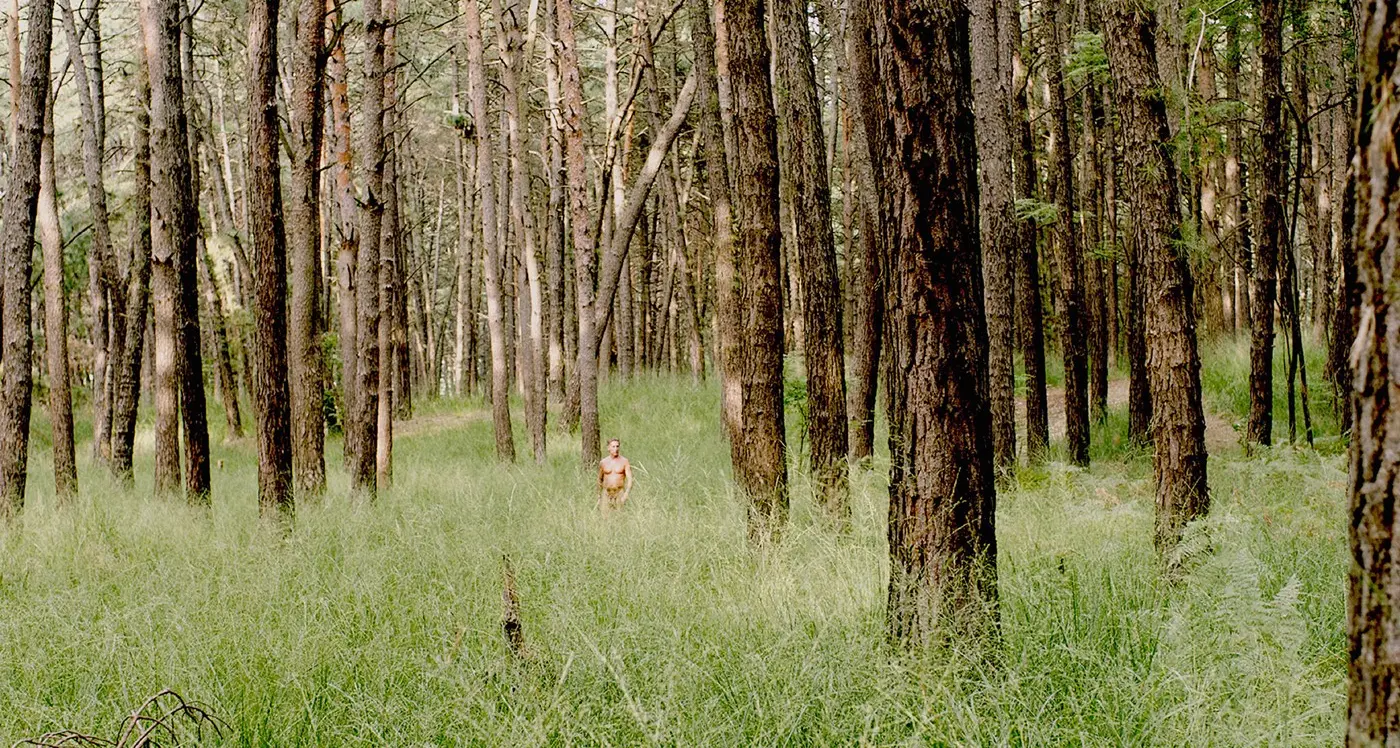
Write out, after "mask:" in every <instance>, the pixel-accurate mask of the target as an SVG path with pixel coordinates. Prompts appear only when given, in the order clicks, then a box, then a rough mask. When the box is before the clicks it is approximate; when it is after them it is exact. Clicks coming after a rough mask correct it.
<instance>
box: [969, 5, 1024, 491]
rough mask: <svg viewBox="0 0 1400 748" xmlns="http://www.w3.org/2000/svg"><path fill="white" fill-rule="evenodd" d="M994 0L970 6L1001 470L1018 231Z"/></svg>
mask: <svg viewBox="0 0 1400 748" xmlns="http://www.w3.org/2000/svg"><path fill="white" fill-rule="evenodd" d="M999 5H1000V3H998V2H996V0H977V1H976V2H973V3H971V9H972V71H973V78H972V83H973V105H974V111H975V113H976V116H977V152H978V155H979V156H980V159H981V172H980V175H979V179H980V180H981V185H980V187H981V189H980V195H981V206H980V213H981V224H982V225H981V229H980V230H981V233H982V252H983V258H984V260H985V263H984V267H983V269H984V271H985V280H986V284H985V287H986V295H987V298H986V309H987V339H988V364H987V365H988V375H989V381H990V386H991V389H990V391H989V397H990V402H989V405H990V407H991V409H992V452H993V455H994V456H995V460H996V465H997V467H998V468H999V469H1003V470H1008V469H1010V468H1012V467H1014V466H1015V464H1016V398H1015V390H1016V366H1015V362H1014V360H1013V358H1014V356H1013V354H1014V351H1015V347H1016V328H1015V324H1014V320H1015V302H1014V298H1013V296H1014V289H1015V281H1016V270H1015V268H1016V266H1015V263H1014V262H1013V260H1012V257H1013V254H1014V253H1015V248H1016V240H1017V230H1016V218H1015V213H1014V206H1015V183H1014V181H1013V179H1014V177H1013V174H1012V165H1013V161H1012V155H1011V109H1010V107H1011V94H1010V91H1009V90H1008V87H1009V86H1010V84H1011V70H1010V65H1011V59H1010V57H1009V56H1007V55H1006V54H1005V51H1006V48H1005V47H1004V45H1003V44H1002V35H1003V33H1004V32H1003V30H1002V29H1001V25H1002V23H1004V22H1005V21H1007V20H1010V21H1012V22H1014V23H1018V24H1019V23H1020V20H1019V19H1013V18H1004V16H1006V15H1007V14H1004V13H1002V12H1001V9H1000V7H999Z"/></svg>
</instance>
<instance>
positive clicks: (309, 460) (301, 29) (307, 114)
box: [287, 0, 326, 496]
mask: <svg viewBox="0 0 1400 748" xmlns="http://www.w3.org/2000/svg"><path fill="white" fill-rule="evenodd" d="M296 28H297V39H296V52H295V54H294V57H293V62H292V66H293V71H292V98H291V102H290V103H291V107H290V109H289V112H288V114H289V115H290V118H291V128H290V133H289V134H290V135H291V139H292V153H293V158H292V170H291V179H292V185H291V187H292V189H291V193H292V200H291V202H290V204H289V206H288V207H289V209H288V211H287V219H288V220H287V231H288V234H287V238H288V240H289V242H288V243H289V244H290V248H289V249H290V252H289V255H288V260H289V262H290V269H291V286H292V288H291V291H292V298H291V316H290V318H289V319H288V334H289V338H288V349H289V350H288V360H287V363H288V373H289V374H290V377H291V389H290V394H291V401H292V402H291V408H292V472H293V474H294V475H295V476H296V485H297V489H298V490H299V491H301V492H303V493H305V494H307V495H310V496H315V495H319V494H321V493H323V492H324V491H325V490H326V455H325V415H324V406H323V402H322V401H323V399H324V396H323V390H324V388H325V381H326V378H325V373H324V372H323V371H322V364H321V331H322V328H323V326H324V322H323V321H322V320H321V317H320V296H321V275H320V273H319V272H318V271H319V265H320V262H319V254H320V251H321V171H320V169H321V139H322V133H323V131H324V119H325V114H324V113H325V71H326V50H325V46H326V44H325V29H326V0H300V2H299V7H298V8H297V25H296Z"/></svg>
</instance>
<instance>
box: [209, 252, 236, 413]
mask: <svg viewBox="0 0 1400 748" xmlns="http://www.w3.org/2000/svg"><path fill="white" fill-rule="evenodd" d="M201 259H202V262H201V263H200V266H201V268H202V269H203V270H204V298H205V300H206V303H207V304H208V306H209V321H210V322H211V323H212V325H213V328H214V329H213V333H214V347H215V349H216V353H217V355H218V359H219V398H220V399H221V400H223V401H224V421H225V423H226V424H227V426H228V436H229V437H230V438H233V439H242V438H243V414H242V413H241V412H240V410H239V407H238V380H237V379H236V378H235V376H234V373H233V354H232V352H231V351H230V350H229V342H228V325H227V322H226V320H227V315H226V314H225V313H224V295H223V292H222V290H221V289H220V287H219V281H218V278H217V277H216V276H215V274H214V267H215V266H214V258H212V257H210V256H209V248H208V247H207V246H206V247H205V248H204V252H203V254H202V257H201Z"/></svg>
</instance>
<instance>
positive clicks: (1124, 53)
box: [1104, 5, 1210, 557]
mask: <svg viewBox="0 0 1400 748" xmlns="http://www.w3.org/2000/svg"><path fill="white" fill-rule="evenodd" d="M1104 14H1105V15H1104V19H1105V24H1104V32H1105V33H1104V39H1105V40H1106V42H1107V47H1108V50H1107V51H1108V57H1109V61H1110V63H1111V65H1112V68H1113V79H1114V85H1115V88H1116V90H1117V101H1118V103H1119V109H1118V113H1119V117H1120V119H1121V121H1122V130H1123V145H1124V149H1123V151H1124V154H1125V155H1126V159H1127V174H1128V186H1129V190H1128V193H1129V194H1130V195H1132V196H1133V199H1132V203H1133V205H1134V208H1135V210H1134V213H1135V214H1136V217H1135V220H1136V221H1137V223H1138V226H1139V231H1138V233H1139V234H1140V235H1141V236H1142V239H1143V246H1142V249H1143V252H1144V254H1145V257H1144V260H1145V264H1146V265H1147V288H1146V289H1145V292H1146V301H1147V303H1146V304H1145V311H1146V316H1147V319H1146V327H1147V340H1148V343H1147V344H1148V349H1149V350H1148V365H1149V368H1150V370H1151V371H1150V374H1151V387H1152V405H1153V420H1152V441H1153V446H1154V451H1153V466H1154V472H1155V474H1156V479H1157V521H1156V530H1155V533H1154V535H1153V540H1154V543H1155V545H1156V546H1157V550H1158V552H1159V553H1161V554H1162V555H1163V556H1164V557H1166V556H1168V555H1170V554H1171V553H1172V551H1173V550H1174V549H1175V548H1176V546H1177V543H1178V541H1179V540H1180V539H1181V532H1182V529H1183V528H1184V527H1185V526H1186V523H1187V522H1189V521H1191V520H1193V519H1197V518H1199V517H1203V516H1205V514H1206V513H1207V512H1208V511H1209V509H1210V495H1209V494H1208V493H1207V491H1206V448H1205V430H1206V425H1205V415H1204V411H1203V410H1202V406H1201V361H1200V356H1199V355H1198V354H1197V350H1196V317H1195V314H1194V311H1193V309H1192V304H1191V301H1192V299H1191V295H1192V287H1191V271H1190V267H1189V265H1188V264H1187V259H1186V255H1185V254H1184V250H1183V249H1182V247H1183V244H1184V242H1183V241H1182V230H1181V213H1180V202H1179V201H1178V199H1177V189H1178V187H1177V182H1176V176H1177V174H1176V164H1175V162H1173V161H1172V154H1171V151H1170V146H1169V143H1170V142H1171V133H1170V129H1169V125H1168V123H1167V106H1166V100H1165V98H1164V97H1163V96H1162V94H1161V93H1159V92H1161V91H1162V90H1163V89H1162V81H1161V79H1160V78H1159V77H1158V75H1157V69H1156V67H1155V66H1154V64H1153V59H1152V44H1153V39H1154V34H1155V27H1156V19H1155V18H1154V16H1153V15H1152V14H1151V13H1150V11H1143V10H1134V9H1133V8H1132V6H1128V5H1118V6H1114V7H1112V8H1108V7H1105V9H1104Z"/></svg>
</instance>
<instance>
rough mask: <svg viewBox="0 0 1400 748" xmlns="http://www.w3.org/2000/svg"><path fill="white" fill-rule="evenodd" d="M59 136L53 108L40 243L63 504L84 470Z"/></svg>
mask: <svg viewBox="0 0 1400 748" xmlns="http://www.w3.org/2000/svg"><path fill="white" fill-rule="evenodd" d="M51 95H52V94H51ZM53 138H54V134H53V107H48V112H47V116H46V117H45V120H44V139H43V143H42V147H41V151H40V156H39V205H38V221H39V243H40V245H41V246H42V247H43V253H44V348H45V351H46V353H47V354H48V355H47V358H48V374H49V422H50V426H51V428H52V430H53V479H54V491H55V493H56V494H57V495H58V497H59V499H60V500H63V499H67V498H71V497H72V496H74V495H76V494H77V493H78V466H77V463H76V461H75V460H74V454H73V395H72V388H71V386H70V384H69V380H68V300H67V296H66V294H65V293H64V291H63V234H62V232H61V229H60V226H59V222H58V180H57V177H56V176H55V174H54V163H53Z"/></svg>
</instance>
